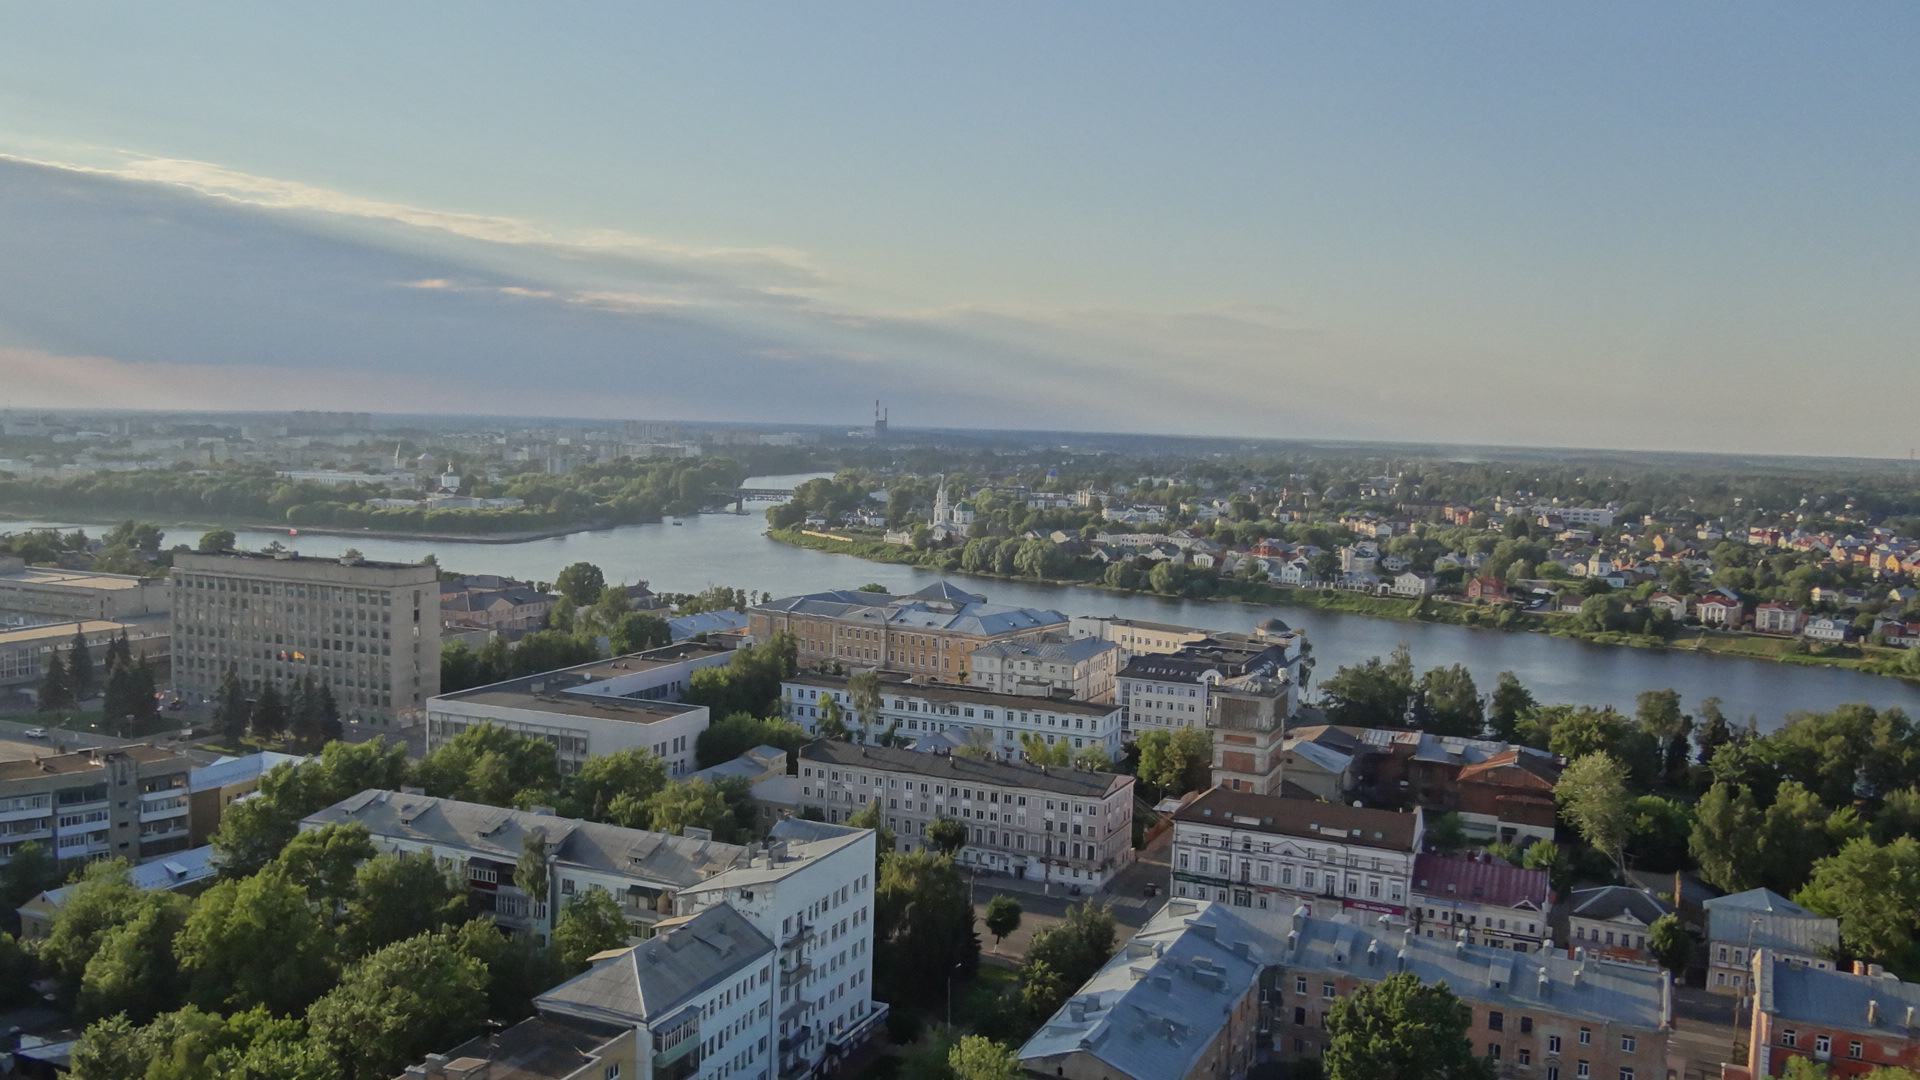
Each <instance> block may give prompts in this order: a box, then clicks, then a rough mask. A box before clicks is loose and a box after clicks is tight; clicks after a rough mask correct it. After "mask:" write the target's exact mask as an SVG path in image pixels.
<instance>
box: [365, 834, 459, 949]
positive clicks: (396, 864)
mask: <svg viewBox="0 0 1920 1080" xmlns="http://www.w3.org/2000/svg"><path fill="white" fill-rule="evenodd" d="M466 900H467V890H466V883H465V881H459V882H458V883H457V884H456V882H455V881H454V880H452V879H450V877H449V875H448V873H447V872H446V871H445V870H442V869H441V868H440V865H439V864H438V863H437V862H435V861H434V858H433V856H431V855H429V854H427V853H426V852H413V853H411V854H391V853H389V854H382V855H379V856H376V857H375V858H373V859H370V860H368V862H367V863H366V865H364V866H362V867H360V870H359V872H358V873H357V874H355V875H354V896H353V900H352V901H351V902H349V903H348V904H347V914H346V923H345V926H344V934H343V937H342V941H341V944H342V945H343V947H344V948H345V949H346V951H347V953H348V954H349V955H355V956H362V955H365V954H367V953H370V952H373V951H374V950H375V949H380V948H384V947H385V946H388V945H391V944H393V943H394V942H396V941H404V940H406V939H407V938H410V937H414V936H415V935H418V934H424V933H427V932H429V931H433V930H438V929H441V928H442V927H445V926H448V925H450V924H452V923H454V922H456V921H458V920H459V918H460V915H461V913H462V911H463V909H464V908H465V907H466Z"/></svg>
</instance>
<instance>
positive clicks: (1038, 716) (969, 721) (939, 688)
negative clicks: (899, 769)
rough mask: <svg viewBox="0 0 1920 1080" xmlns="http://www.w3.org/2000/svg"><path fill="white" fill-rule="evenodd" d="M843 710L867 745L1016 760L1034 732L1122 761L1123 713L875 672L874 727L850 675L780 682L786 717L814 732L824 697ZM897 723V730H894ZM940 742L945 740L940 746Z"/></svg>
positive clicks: (1073, 700) (1050, 740) (1103, 706)
mask: <svg viewBox="0 0 1920 1080" xmlns="http://www.w3.org/2000/svg"><path fill="white" fill-rule="evenodd" d="M823 695H824V696H825V698H826V699H827V700H829V701H832V702H833V703H834V704H836V705H838V706H839V707H840V710H841V715H842V719H843V720H844V721H845V723H846V725H847V727H848V729H849V730H850V731H852V733H853V737H854V740H855V741H856V742H872V741H874V739H875V738H877V737H878V736H880V735H882V734H884V733H886V732H887V731H889V730H893V731H894V732H895V734H896V735H900V736H904V737H906V738H907V739H909V740H912V741H913V742H914V743H915V745H916V746H918V747H919V748H922V749H931V748H934V747H936V746H943V745H944V746H947V747H951V746H965V745H972V746H974V747H976V748H978V749H980V750H983V751H988V752H991V753H994V754H998V755H1000V756H1002V757H1006V758H1009V759H1017V758H1018V757H1019V756H1020V754H1021V743H1020V736H1022V735H1032V736H1034V737H1037V738H1039V739H1040V740H1041V741H1043V742H1045V743H1046V744H1047V745H1048V746H1057V745H1059V744H1061V743H1063V742H1064V743H1066V744H1067V745H1069V746H1071V747H1072V748H1073V749H1075V750H1081V749H1084V748H1087V747H1098V748H1100V749H1102V750H1104V751H1105V752H1106V754H1107V756H1108V758H1110V759H1112V760H1114V761H1118V760H1119V759H1120V754H1121V748H1120V708H1119V706H1117V705H1111V704H1106V703H1103V702H1094V701H1081V700H1078V699H1076V698H1067V697H1030V696H1027V695H1024V694H999V693H994V692H993V691H991V690H982V689H979V688H977V687H971V686H958V685H954V684H951V683H920V682H914V681H912V680H911V679H909V678H908V677H907V676H904V675H900V674H897V673H894V672H882V673H881V675H880V709H879V711H878V714H877V717H876V719H875V720H874V723H873V724H872V726H871V727H863V726H862V725H861V723H860V718H859V716H857V715H856V714H855V711H854V707H853V701H852V696H851V694H850V693H849V692H848V690H847V678H846V677H845V676H842V675H804V674H803V675H795V676H793V677H791V678H789V679H786V680H784V681H782V682H781V684H780V707H781V711H782V713H783V714H784V715H785V716H786V718H787V719H789V720H791V721H793V722H794V723H796V724H799V725H800V726H801V727H803V728H805V729H806V730H807V732H808V733H809V734H814V733H816V732H817V731H818V726H817V725H818V724H819V723H820V720H821V719H822V717H823V715H824V713H825V711H826V707H825V706H824V705H823V704H822V703H821V698H822V696H823ZM896 725H897V728H896ZM943 740H944V742H943Z"/></svg>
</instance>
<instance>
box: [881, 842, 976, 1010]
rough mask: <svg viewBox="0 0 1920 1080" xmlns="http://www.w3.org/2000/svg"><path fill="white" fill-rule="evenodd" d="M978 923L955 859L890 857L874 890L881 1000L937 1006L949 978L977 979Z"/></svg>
mask: <svg viewBox="0 0 1920 1080" xmlns="http://www.w3.org/2000/svg"><path fill="white" fill-rule="evenodd" d="M974 921H975V919H974V911H973V904H972V903H970V902H969V901H968V899H967V888H966V883H965V882H964V881H963V880H962V879H961V877H960V872H959V870H958V869H957V868H956V867H955V866H954V862H953V860H952V859H951V858H949V857H947V856H945V855H937V854H935V853H933V852H931V851H924V850H922V851H900V852H895V853H893V854H891V855H888V856H887V857H886V858H885V859H883V860H882V861H881V864H880V877H879V879H878V884H877V886H876V888H875V890H874V916H873V927H874V956H873V975H874V982H875V985H876V991H875V996H876V997H878V998H880V999H881V1000H883V1001H891V1002H894V1003H896V1005H898V1004H901V1003H905V1004H907V1005H913V1004H920V1005H931V1004H933V1003H934V1002H937V1001H939V1000H940V999H941V996H942V994H943V992H944V991H945V989H946V986H947V980H948V979H949V978H955V979H970V978H972V977H973V973H974V971H975V970H976V969H977V967H978V965H979V962H980V938H979V935H978V934H976V933H975V932H974Z"/></svg>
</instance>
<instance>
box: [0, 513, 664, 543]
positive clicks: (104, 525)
mask: <svg viewBox="0 0 1920 1080" xmlns="http://www.w3.org/2000/svg"><path fill="white" fill-rule="evenodd" d="M3 514H4V512H0V515H3ZM45 516H52V517H58V518H60V519H61V521H62V523H63V524H71V525H73V526H75V527H79V528H100V529H110V528H112V527H114V526H115V525H118V524H120V523H121V522H122V521H126V520H129V519H127V518H116V519H114V520H112V521H99V520H94V519H93V518H94V515H93V514H91V513H89V514H54V515H45ZM132 520H136V521H152V522H153V523H154V524H156V525H159V526H160V527H161V528H162V529H165V530H174V529H189V530H191V529H201V530H204V531H208V532H211V531H213V530H215V529H229V530H234V531H238V530H241V529H255V530H258V531H260V532H271V533H285V534H287V535H288V536H293V535H296V534H297V535H300V536H309V535H310V536H364V537H369V538H371V539H376V540H419V541H425V542H427V543H435V544H443V543H457V544H522V543H526V542H527V541H529V540H551V539H553V538H554V537H558V536H571V535H573V534H574V533H583V532H599V531H604V530H607V529H614V528H618V527H619V526H618V525H616V524H614V523H613V522H606V521H594V522H585V523H576V524H572V525H561V526H555V527H553V528H550V529H530V530H526V531H522V532H498V533H432V532H406V531H387V530H382V529H370V528H359V529H346V528H337V527H333V526H328V525H300V526H293V525H288V524H287V523H286V522H284V521H279V522H267V523H261V522H232V521H222V522H208V521H172V522H165V521H155V520H154V519H152V518H142V517H137V516H136V517H135V518H133V519H132ZM658 523H659V519H656V520H655V521H652V522H640V523H638V524H658Z"/></svg>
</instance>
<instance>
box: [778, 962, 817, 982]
mask: <svg viewBox="0 0 1920 1080" xmlns="http://www.w3.org/2000/svg"><path fill="white" fill-rule="evenodd" d="M812 973H813V961H811V960H808V959H806V958H805V957H802V958H801V959H800V960H799V961H798V962H797V963H793V964H782V965H780V988H781V989H782V990H785V989H788V988H790V987H794V986H798V985H800V983H801V982H802V981H803V980H805V979H806V977H807V976H808V975H811V974H812Z"/></svg>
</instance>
